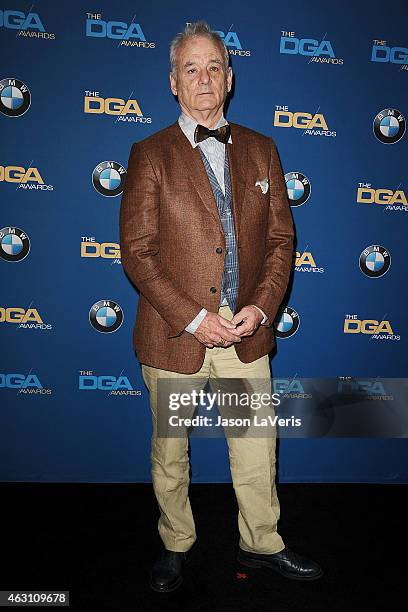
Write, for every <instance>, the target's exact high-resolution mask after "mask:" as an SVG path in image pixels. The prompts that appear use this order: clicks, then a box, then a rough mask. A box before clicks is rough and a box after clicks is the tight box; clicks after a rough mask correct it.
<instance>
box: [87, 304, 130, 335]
mask: <svg viewBox="0 0 408 612" xmlns="http://www.w3.org/2000/svg"><path fill="white" fill-rule="evenodd" d="M123 318H124V317H123V310H122V308H121V307H120V306H119V304H117V303H116V302H112V300H99V302H95V304H94V305H93V306H92V308H91V310H90V311H89V321H90V323H91V325H92V327H93V328H94V329H96V331H98V332H102V333H103V334H110V333H112V332H115V331H116V330H118V329H119V327H120V326H121V325H122V323H123Z"/></svg>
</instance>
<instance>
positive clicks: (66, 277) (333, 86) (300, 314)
mask: <svg viewBox="0 0 408 612" xmlns="http://www.w3.org/2000/svg"><path fill="white" fill-rule="evenodd" d="M30 7H31V8H30ZM30 11H31V12H30ZM407 17H408V10H407V5H406V3H405V2H402V1H397V2H394V3H392V5H390V6H387V7H386V8H384V4H383V3H382V2H381V3H380V2H377V1H372V2H359V3H356V2H352V1H351V0H345V1H343V2H341V3H337V4H334V5H333V4H332V5H330V4H328V3H326V2H324V1H323V0H319V1H309V2H307V3H305V2H298V1H290V0H289V1H287V2H274V1H272V2H271V1H270V0H255V1H254V2H251V3H250V4H248V3H247V2H234V3H228V2H227V3H220V2H216V1H215V0H208V2H206V3H205V8H203V10H201V9H200V8H198V5H196V4H194V3H192V2H183V1H178V2H176V3H169V2H164V1H161V2H160V1H158V0H151V1H150V2H146V3H140V2H138V3H135V2H131V1H130V0H122V2H120V3H115V2H109V1H107V0H100V1H98V2H95V1H94V0H87V1H86V2H85V1H84V0H81V1H75V2H59V3H56V2H51V1H49V2H46V1H40V2H37V3H35V5H31V3H29V2H14V1H11V0H10V1H7V0H5V2H4V3H3V5H2V9H1V11H0V40H1V48H2V50H1V55H2V62H1V74H0V125H1V133H2V145H3V147H2V159H1V164H2V166H0V183H1V184H0V190H1V221H0V270H1V275H2V290H1V300H0V340H1V346H2V350H1V357H0V359H1V361H0V401H1V412H0V418H1V422H0V446H1V453H2V460H1V464H0V478H1V479H2V480H6V481H149V480H150V464H149V449H150V435H151V421H150V409H149V402H148V394H147V390H146V388H145V386H144V383H143V380H142V378H141V373H140V365H139V363H138V362H137V359H136V358H135V355H134V352H133V349H132V342H131V335H132V327H133V324H134V317H135V313H136V306H137V293H136V292H135V290H134V288H133V287H132V286H131V284H130V283H129V282H128V280H127V278H126V276H125V274H124V272H123V270H122V267H121V264H120V250H119V244H118V240H119V227H118V213H119V205H120V194H121V192H122V188H123V182H124V180H125V176H126V165H127V161H128V155H129V151H130V147H131V144H132V143H133V142H135V141H139V140H141V139H143V138H145V137H146V136H148V135H150V134H152V133H154V132H156V131H157V130H160V129H161V128H163V127H165V126H167V125H169V124H170V123H172V122H173V121H175V119H176V118H177V116H178V107H177V104H176V102H175V100H174V98H173V96H172V94H171V92H170V89H169V86H168V71H169V63H168V45H169V41H170V40H171V38H172V36H173V35H174V34H175V33H176V32H178V31H180V30H181V29H183V27H184V25H185V23H186V22H190V21H195V20H198V19H205V20H207V21H208V23H209V24H210V25H211V27H212V28H213V29H215V30H218V31H220V32H221V33H222V34H221V35H222V36H223V37H224V40H225V42H226V44H227V46H228V49H229V51H230V54H231V64H232V68H233V71H234V73H235V85H234V93H233V97H232V99H231V102H230V104H229V108H228V113H227V116H228V118H229V119H230V120H231V121H234V122H237V123H241V124H243V125H246V126H248V127H250V128H252V129H255V130H258V131H260V132H262V133H264V134H267V135H271V136H272V137H273V138H274V140H275V142H276V144H277V147H278V151H279V153H280V156H281V161H282V166H283V169H284V173H285V175H286V179H287V184H288V195H289V197H290V199H291V204H292V206H293V216H294V221H295V225H296V234H297V247H296V248H297V252H298V253H297V261H296V262H295V264H296V267H295V269H294V273H293V282H292V286H291V291H290V295H289V300H288V302H287V304H286V305H287V306H288V309H287V311H286V313H285V315H284V317H283V318H282V319H279V318H278V319H277V322H276V323H277V333H278V335H280V336H286V337H280V338H278V350H277V354H276V355H275V356H274V357H273V360H272V371H273V374H274V376H275V377H277V378H278V379H283V380H291V379H292V378H293V377H296V378H302V377H338V376H344V377H348V376H351V377H354V378H357V379H358V378H359V377H379V378H380V379H381V378H382V377H388V378H393V377H404V376H406V371H407V367H406V366H407V357H406V355H407V335H408V329H407V317H406V315H407V288H406V282H405V279H406V275H405V267H404V266H405V265H406V234H407V220H408V214H407V211H408V209H407V206H406V205H407V200H406V195H407V192H406V189H407V186H406V166H407V151H408V148H407V143H408V135H407V134H405V118H406V117H407V116H408V96H407V91H408V88H407V83H408V69H407V68H408V66H407V64H408V59H407V53H408V49H407V47H408V39H407V30H406V27H405V24H406V19H407ZM104 301H107V302H109V303H105V302H104ZM98 311H99V318H98V316H96V319H95V317H93V316H92V313H94V314H96V313H97V312H98ZM102 315H107V316H108V317H109V315H112V318H110V319H106V318H105V319H104V321H105V324H106V322H107V321H108V327H106V326H105V328H103V326H102V328H101V329H102V331H98V329H96V328H95V326H94V325H93V324H92V321H95V320H96V321H98V320H99V321H102ZM121 321H122V324H121V325H119V323H120V322H121ZM367 321H369V323H367ZM373 321H374V323H373ZM109 326H110V327H109ZM106 332H108V333H106ZM294 332H296V333H294ZM407 454H408V453H407V444H406V440H404V439H399V440H398V439H388V440H385V439H383V440H381V439H371V440H370V439H361V438H360V439H333V438H332V439H309V440H296V439H295V440H293V439H292V440H281V441H280V447H279V476H280V481H281V482H300V481H314V482H334V481H366V482H407V481H408V471H407V461H406V459H407ZM192 469H193V481H195V482H222V481H229V480H230V471H229V465H228V453H227V446H226V442H225V440H222V439H197V438H196V439H192Z"/></svg>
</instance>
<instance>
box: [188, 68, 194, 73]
mask: <svg viewBox="0 0 408 612" xmlns="http://www.w3.org/2000/svg"><path fill="white" fill-rule="evenodd" d="M187 72H188V73H189V74H192V73H193V72H195V68H189V70H187Z"/></svg>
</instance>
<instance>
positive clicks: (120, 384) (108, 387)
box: [78, 370, 142, 396]
mask: <svg viewBox="0 0 408 612" xmlns="http://www.w3.org/2000/svg"><path fill="white" fill-rule="evenodd" d="M78 382H79V385H78V388H79V390H80V391H104V392H105V393H106V394H107V395H122V396H123V395H142V391H141V390H140V389H134V388H133V385H132V383H131V382H130V380H129V378H128V377H127V376H124V375H123V370H122V372H121V373H120V374H119V376H117V375H115V374H103V375H97V374H95V372H93V371H92V370H80V372H79V381H78Z"/></svg>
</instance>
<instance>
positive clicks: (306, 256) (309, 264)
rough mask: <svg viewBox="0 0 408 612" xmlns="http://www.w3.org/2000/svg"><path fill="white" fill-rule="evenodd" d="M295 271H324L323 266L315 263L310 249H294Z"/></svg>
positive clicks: (321, 272) (320, 272)
mask: <svg viewBox="0 0 408 612" xmlns="http://www.w3.org/2000/svg"><path fill="white" fill-rule="evenodd" d="M294 263H295V266H294V267H295V272H318V273H319V274H323V273H324V268H321V267H319V266H317V265H316V259H315V257H314V256H313V254H312V252H311V251H306V250H305V251H303V253H301V252H300V251H296V257H295V262H294Z"/></svg>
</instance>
